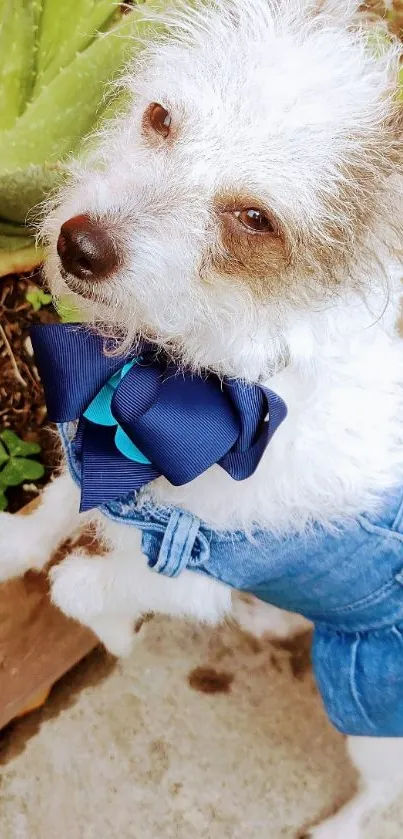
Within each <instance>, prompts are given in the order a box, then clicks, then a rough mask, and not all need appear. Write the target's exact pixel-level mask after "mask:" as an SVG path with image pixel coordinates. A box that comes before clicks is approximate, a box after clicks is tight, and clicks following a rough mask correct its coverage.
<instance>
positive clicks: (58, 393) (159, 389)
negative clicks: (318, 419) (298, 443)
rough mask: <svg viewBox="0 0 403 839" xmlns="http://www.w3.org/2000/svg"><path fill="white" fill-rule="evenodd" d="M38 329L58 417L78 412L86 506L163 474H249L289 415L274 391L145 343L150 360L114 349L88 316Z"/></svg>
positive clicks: (53, 413) (179, 479)
mask: <svg viewBox="0 0 403 839" xmlns="http://www.w3.org/2000/svg"><path fill="white" fill-rule="evenodd" d="M31 335H32V344H33V347H34V352H35V355H36V360H37V364H38V368H39V371H40V374H41V377H42V381H43V386H44V391H45V399H46V403H47V406H48V413H49V419H51V420H53V421H55V422H58V423H63V422H68V421H70V420H76V419H79V424H78V431H77V435H76V440H75V451H76V454H77V456H78V458H79V460H80V462H81V469H82V474H81V486H82V493H81V510H88V509H91V508H92V507H98V506H101V505H102V504H105V503H107V502H108V501H111V500H115V499H117V498H121V497H122V496H124V495H127V493H130V492H136V491H137V490H139V489H141V487H143V486H144V485H145V484H147V483H149V482H150V481H153V480H155V479H156V478H158V477H160V476H161V475H163V476H164V477H166V478H167V479H168V480H169V481H170V482H171V483H172V484H174V485H176V486H181V485H183V484H186V483H189V481H192V480H194V479H195V478H196V477H198V476H199V475H201V474H202V473H203V472H205V471H206V470H207V469H209V468H210V467H211V466H212V465H213V464H216V463H217V464H219V465H220V466H221V467H222V468H223V469H225V471H226V472H228V474H229V475H231V477H232V478H234V479H235V480H244V479H245V478H248V477H250V475H252V474H253V472H254V471H255V469H256V468H257V466H258V464H259V462H260V460H261V458H262V455H263V453H264V451H265V448H266V446H267V444H268V443H269V441H270V439H271V437H272V436H273V434H274V432H275V430H276V429H277V428H278V426H279V425H280V423H281V422H282V421H283V420H284V419H285V417H286V414H287V408H286V406H285V403H284V402H283V400H282V399H281V398H280V397H279V396H277V394H275V393H273V392H272V391H271V390H268V389H267V388H264V387H260V386H258V385H247V384H245V383H242V382H239V381H237V380H228V379H224V380H223V381H221V380H220V379H219V377H218V376H216V375H213V374H210V375H204V376H201V375H197V374H195V373H192V372H191V371H189V370H182V369H180V368H178V367H177V366H176V365H175V364H173V363H172V362H171V361H170V360H169V359H167V358H165V357H164V356H163V355H162V354H161V353H157V350H156V348H155V347H153V346H152V345H150V344H146V343H145V342H143V343H142V344H141V345H140V346H139V348H138V352H139V354H140V355H141V358H138V357H137V358H135V356H134V354H128V355H126V356H125V357H124V358H122V357H117V356H108V355H105V351H104V350H105V347H104V343H105V342H104V339H102V337H101V336H99V335H96V334H94V333H92V332H91V331H90V330H89V329H88V328H85V327H83V326H82V325H80V324H50V325H46V326H35V327H33V329H32V330H31ZM134 361H136V363H134ZM119 372H120V375H115V374H117V373H119ZM267 415H268V416H269V421H268V422H266V417H267ZM112 420H113V422H112Z"/></svg>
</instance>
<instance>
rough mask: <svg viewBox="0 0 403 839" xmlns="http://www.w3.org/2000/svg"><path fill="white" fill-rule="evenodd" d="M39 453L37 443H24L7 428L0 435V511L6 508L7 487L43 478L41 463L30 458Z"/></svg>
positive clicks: (39, 449) (43, 471)
mask: <svg viewBox="0 0 403 839" xmlns="http://www.w3.org/2000/svg"><path fill="white" fill-rule="evenodd" d="M40 451H41V447H40V446H39V445H38V443H26V442H25V440H21V439H20V438H19V437H18V435H17V434H15V433H14V431H10V429H8V428H6V429H5V430H4V431H2V432H1V433H0V510H5V509H6V508H7V505H8V499H7V496H6V489H7V488H8V487H15V486H19V485H20V484H22V483H23V482H24V481H37V480H39V478H42V477H43V475H44V473H45V470H44V468H43V466H42V463H39V461H37V460H34V459H33V458H32V457H31V455H34V454H39V452H40Z"/></svg>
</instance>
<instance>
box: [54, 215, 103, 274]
mask: <svg viewBox="0 0 403 839" xmlns="http://www.w3.org/2000/svg"><path fill="white" fill-rule="evenodd" d="M57 252H58V254H59V257H60V259H61V263H62V265H63V268H64V269H65V270H66V271H67V272H68V273H69V274H74V276H75V277H78V279H79V280H91V281H93V282H98V281H100V280H105V279H107V278H108V277H110V276H111V274H113V272H114V271H115V270H116V268H117V266H118V256H117V253H116V249H115V245H114V242H113V240H112V239H111V237H110V235H109V233H107V231H106V230H105V228H104V227H103V226H102V223H101V222H99V221H95V220H94V219H91V218H90V216H86V215H82V216H74V218H71V219H69V220H68V221H66V222H65V223H64V224H63V225H62V227H61V229H60V233H59V238H58V240H57Z"/></svg>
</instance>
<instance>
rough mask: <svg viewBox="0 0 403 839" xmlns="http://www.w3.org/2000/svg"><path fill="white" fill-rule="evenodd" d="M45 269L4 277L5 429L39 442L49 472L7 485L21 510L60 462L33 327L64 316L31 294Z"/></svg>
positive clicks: (0, 300) (1, 382) (0, 344)
mask: <svg viewBox="0 0 403 839" xmlns="http://www.w3.org/2000/svg"><path fill="white" fill-rule="evenodd" d="M41 285H42V283H41V275H40V272H39V271H38V272H36V273H34V274H33V275H32V276H30V277H26V276H22V277H17V276H10V277H5V278H4V279H0V431H1V430H3V429H5V428H11V429H12V430H13V431H15V432H16V434H18V435H19V436H20V437H22V438H23V439H24V440H27V441H30V442H35V443H39V445H40V446H41V449H42V451H41V454H40V455H39V456H38V458H39V459H40V460H41V462H42V463H43V465H44V466H45V470H46V471H45V476H44V478H42V479H41V480H40V481H36V482H35V484H31V483H29V484H23V485H22V486H19V487H12V488H9V489H8V490H7V498H8V499H9V505H8V508H7V509H8V510H9V512H17V510H19V509H20V508H21V507H23V506H24V505H25V504H27V503H28V502H29V501H31V500H32V498H33V497H35V495H36V494H37V493H38V491H39V490H40V488H41V487H42V486H44V484H45V483H46V482H47V481H48V480H49V479H50V477H51V475H52V472H53V471H54V470H55V468H56V467H57V465H58V462H59V443H58V440H57V436H56V435H55V433H54V428H53V427H52V426H51V425H50V424H49V423H47V421H46V408H45V403H44V396H43V390H42V387H41V384H40V380H39V375H38V371H37V369H36V366H35V361H34V358H33V353H32V346H31V342H30V338H29V329H30V327H31V326H32V325H33V324H34V323H51V322H52V321H53V322H54V321H56V320H58V315H57V313H56V311H55V309H54V308H53V306H52V305H49V306H42V308H41V309H39V311H38V312H35V311H34V308H33V306H32V305H31V303H29V302H28V301H27V299H26V294H27V292H29V291H32V290H33V289H34V288H36V287H37V288H40V287H41Z"/></svg>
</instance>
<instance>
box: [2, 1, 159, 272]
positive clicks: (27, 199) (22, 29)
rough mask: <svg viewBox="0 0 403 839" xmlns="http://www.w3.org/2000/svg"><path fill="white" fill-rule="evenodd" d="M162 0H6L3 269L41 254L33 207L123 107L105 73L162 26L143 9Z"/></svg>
mask: <svg viewBox="0 0 403 839" xmlns="http://www.w3.org/2000/svg"><path fill="white" fill-rule="evenodd" d="M166 3H167V0H146V2H144V3H140V4H136V5H135V6H134V7H133V9H132V11H131V12H130V13H129V14H127V15H124V16H122V14H121V12H120V11H119V4H117V3H116V2H115V0H63V2H60V0H0V55H1V56H2V60H1V62H0V90H1V98H0V126H1V128H0V276H1V275H4V274H5V273H9V272H12V271H14V270H19V269H20V268H21V269H22V270H23V269H24V268H25V269H26V270H28V269H29V268H31V267H33V266H34V265H35V264H38V263H39V262H40V261H41V259H42V257H43V251H42V250H40V249H38V251H37V252H36V250H35V242H34V240H33V239H32V238H30V237H32V236H33V233H34V229H33V228H34V226H35V222H36V215H35V213H36V211H35V210H34V208H35V207H36V206H37V205H38V204H39V203H40V202H41V201H42V200H43V198H44V197H46V195H47V194H48V193H49V192H50V191H53V190H54V188H55V187H57V186H58V185H59V184H60V183H61V182H62V181H63V179H64V177H65V173H66V161H67V160H68V158H69V156H70V155H71V154H72V153H74V154H75V155H78V156H80V155H81V154H84V153H85V148H86V146H85V143H84V140H85V138H86V137H87V136H88V135H89V134H91V133H92V131H93V130H94V129H98V128H99V126H100V124H102V122H103V120H104V119H107V118H109V117H110V116H113V115H114V114H115V113H116V111H119V110H120V109H121V107H122V101H123V100H124V97H122V96H116V95H114V96H112V95H111V88H110V87H109V85H108V83H109V82H111V81H113V80H114V79H116V78H117V77H118V75H119V74H120V73H121V71H122V69H123V68H124V66H125V63H126V61H127V59H128V57H129V54H130V55H131V56H134V55H135V53H136V51H140V49H141V48H142V46H143V41H144V38H145V37H147V36H148V35H149V34H150V33H153V32H154V31H155V30H156V29H158V28H160V27H159V25H157V24H156V23H151V22H150V20H147V17H146V15H145V14H144V10H147V9H148V8H151V9H153V10H155V9H157V10H161V9H162V10H163V9H164V8H165V6H166ZM106 93H109V98H108V96H107V95H106ZM19 237H21V238H20V239H19Z"/></svg>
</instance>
